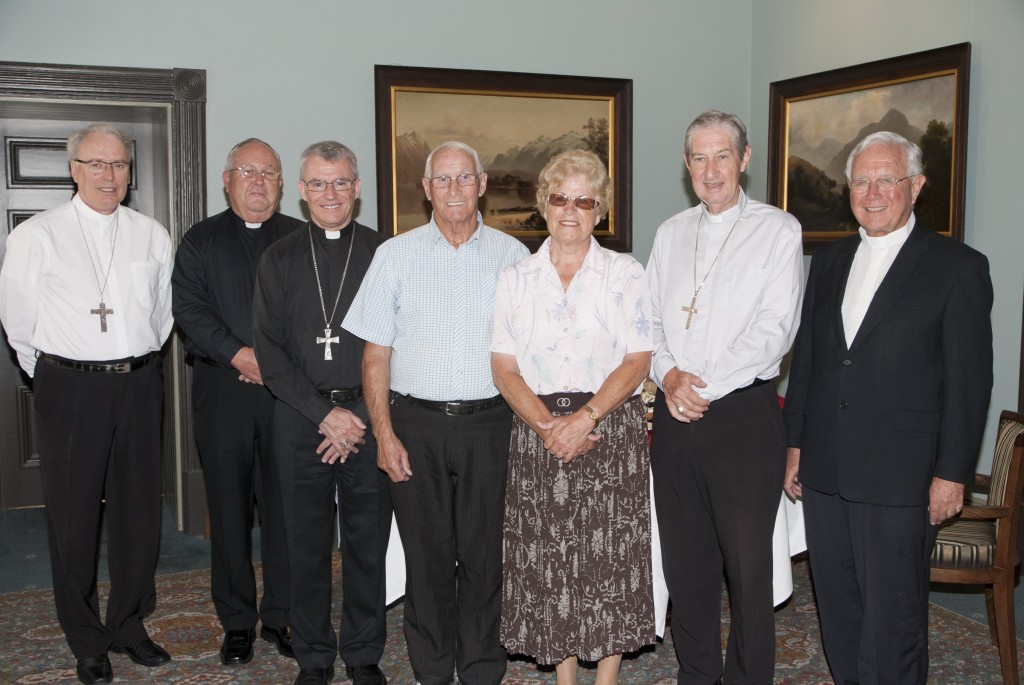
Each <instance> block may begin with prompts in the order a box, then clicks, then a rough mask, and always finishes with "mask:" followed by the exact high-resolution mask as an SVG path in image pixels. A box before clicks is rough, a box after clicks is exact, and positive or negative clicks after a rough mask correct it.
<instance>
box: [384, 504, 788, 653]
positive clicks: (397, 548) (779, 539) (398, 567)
mask: <svg viewBox="0 0 1024 685" xmlns="http://www.w3.org/2000/svg"><path fill="white" fill-rule="evenodd" d="M651 487H652V490H651V568H652V570H653V573H654V620H655V625H656V626H657V629H658V635H661V636H664V634H665V615H666V613H667V611H668V587H667V586H666V585H665V573H664V572H663V571H662V566H661V544H660V542H659V540H660V538H659V535H658V517H657V515H656V514H655V512H654V491H653V484H652V486H651ZM772 549H773V550H774V559H773V574H772V581H773V588H774V592H773V594H774V599H775V605H776V606H778V605H779V604H782V603H783V602H785V601H786V599H788V598H789V596H790V595H791V594H792V593H793V571H792V565H791V563H790V557H791V556H793V555H794V554H799V553H800V552H803V551H804V550H806V549H807V543H806V542H805V541H804V511H803V506H802V504H801V503H800V502H796V503H794V502H790V501H789V498H788V497H786V496H785V495H782V499H781V501H780V502H779V511H778V513H777V514H776V517H775V533H774V535H773V536H772ZM386 568H387V602H388V604H391V603H392V602H394V601H396V600H399V599H401V598H402V596H403V595H404V594H405V552H404V551H403V550H402V541H401V539H400V538H399V536H398V526H397V524H396V523H395V520H394V518H393V517H392V519H391V541H390V543H389V545H388V556H387V565H386Z"/></svg>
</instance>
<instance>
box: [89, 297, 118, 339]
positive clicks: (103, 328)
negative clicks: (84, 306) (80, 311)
mask: <svg viewBox="0 0 1024 685" xmlns="http://www.w3.org/2000/svg"><path fill="white" fill-rule="evenodd" d="M89 313H90V314H99V315H100V333H106V332H107V314H113V313H114V310H113V309H107V305H105V304H103V300H100V306H99V309H90V310H89Z"/></svg>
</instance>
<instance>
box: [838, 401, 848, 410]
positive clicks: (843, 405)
mask: <svg viewBox="0 0 1024 685" xmlns="http://www.w3.org/2000/svg"><path fill="white" fill-rule="evenodd" d="M847 406H848V405H847V404H846V400H843V401H842V402H840V403H839V408H840V409H846V407H847Z"/></svg>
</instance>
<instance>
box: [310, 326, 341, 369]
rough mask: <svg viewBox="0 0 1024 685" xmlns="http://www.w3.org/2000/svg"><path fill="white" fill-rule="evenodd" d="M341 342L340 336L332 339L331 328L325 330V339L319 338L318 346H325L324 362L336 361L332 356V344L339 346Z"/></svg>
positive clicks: (317, 340)
mask: <svg viewBox="0 0 1024 685" xmlns="http://www.w3.org/2000/svg"><path fill="white" fill-rule="evenodd" d="M340 342H341V338H339V337H338V336H334V337H331V329H330V328H325V329H324V337H322V338H321V337H319V336H317V339H316V344H317V345H323V346H324V361H330V360H331V359H334V357H332V356H331V343H334V344H336V345H337V344H338V343H340Z"/></svg>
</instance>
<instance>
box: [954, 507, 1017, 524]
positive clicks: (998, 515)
mask: <svg viewBox="0 0 1024 685" xmlns="http://www.w3.org/2000/svg"><path fill="white" fill-rule="evenodd" d="M1011 513H1012V512H1011V511H1010V507H964V510H963V511H961V512H960V516H959V517H960V518H961V519H966V520H969V521H984V520H991V519H1008V518H1010V515H1011Z"/></svg>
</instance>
